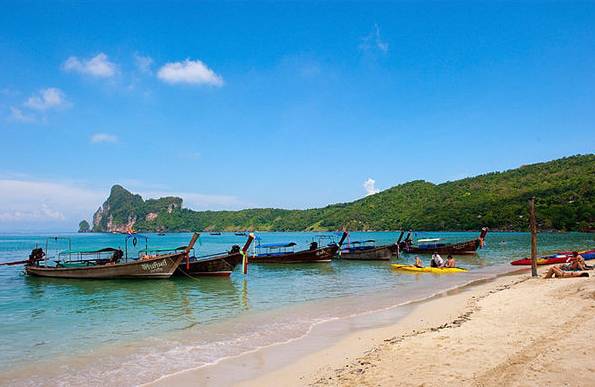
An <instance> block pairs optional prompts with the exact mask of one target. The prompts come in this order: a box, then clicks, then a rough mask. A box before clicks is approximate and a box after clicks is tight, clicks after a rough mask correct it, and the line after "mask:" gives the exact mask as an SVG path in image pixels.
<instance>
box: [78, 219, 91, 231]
mask: <svg viewBox="0 0 595 387" xmlns="http://www.w3.org/2000/svg"><path fill="white" fill-rule="evenodd" d="M89 231H91V225H90V224H89V222H87V221H86V220H81V222H80V223H79V232H89Z"/></svg>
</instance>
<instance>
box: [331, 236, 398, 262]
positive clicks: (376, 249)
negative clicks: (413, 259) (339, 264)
mask: <svg viewBox="0 0 595 387" xmlns="http://www.w3.org/2000/svg"><path fill="white" fill-rule="evenodd" d="M393 251H394V247H393V245H386V246H376V241H374V240H372V239H369V240H366V241H355V242H350V243H349V244H348V245H347V247H346V248H342V249H341V252H340V254H339V256H338V258H341V259H351V260H360V261H390V259H391V258H392V256H393Z"/></svg>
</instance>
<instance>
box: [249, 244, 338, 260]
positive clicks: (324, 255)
mask: <svg viewBox="0 0 595 387" xmlns="http://www.w3.org/2000/svg"><path fill="white" fill-rule="evenodd" d="M338 251H339V247H338V246H331V247H324V248H321V249H316V250H303V251H297V252H290V253H283V254H263V255H257V256H251V257H250V258H249V259H248V261H249V262H250V263H318V262H330V261H331V259H332V258H333V257H334V256H335V255H336V254H337V252H338Z"/></svg>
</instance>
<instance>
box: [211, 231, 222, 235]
mask: <svg viewBox="0 0 595 387" xmlns="http://www.w3.org/2000/svg"><path fill="white" fill-rule="evenodd" d="M209 235H221V233H220V232H211V233H209Z"/></svg>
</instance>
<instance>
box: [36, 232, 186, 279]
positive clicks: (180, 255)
mask: <svg viewBox="0 0 595 387" xmlns="http://www.w3.org/2000/svg"><path fill="white" fill-rule="evenodd" d="M131 237H134V238H135V240H136V237H137V236H136V235H130V236H128V237H127V238H126V243H127V244H126V256H124V253H123V252H122V250H120V249H113V248H106V249H101V250H94V251H73V250H67V251H65V252H62V253H61V254H60V255H59V256H58V258H61V259H58V260H55V261H54V262H55V265H54V266H49V262H48V260H47V259H45V260H44V256H45V253H44V252H43V250H42V249H34V250H33V251H32V253H31V256H30V258H29V261H28V262H27V264H26V265H25V270H26V272H27V274H29V275H33V276H40V277H54V278H78V279H115V278H169V277H170V276H171V275H172V274H173V272H174V271H175V270H176V268H177V267H178V265H179V264H180V262H181V261H182V260H183V259H184V258H185V257H187V256H188V254H189V252H190V250H192V248H193V247H194V244H195V243H196V240H197V239H198V234H196V233H195V234H194V235H193V236H192V239H191V240H190V243H189V244H188V246H187V247H186V248H185V249H184V250H181V251H178V252H175V253H172V254H163V255H144V256H142V257H139V258H138V259H135V260H133V259H128V239H129V238H131ZM138 237H143V236H138ZM144 238H146V237H144ZM145 240H146V239H145ZM105 254H108V256H107V257H106V256H105ZM73 256H74V259H73V258H72V257H73ZM122 260H123V261H124V262H121V261H122Z"/></svg>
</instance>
